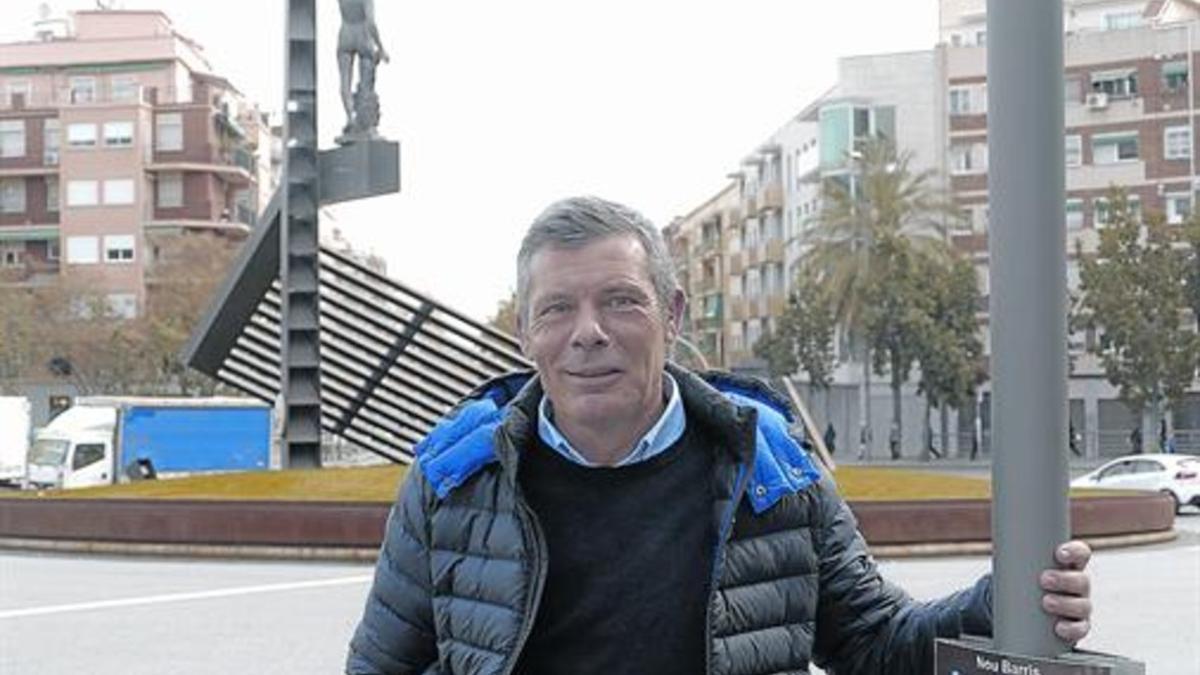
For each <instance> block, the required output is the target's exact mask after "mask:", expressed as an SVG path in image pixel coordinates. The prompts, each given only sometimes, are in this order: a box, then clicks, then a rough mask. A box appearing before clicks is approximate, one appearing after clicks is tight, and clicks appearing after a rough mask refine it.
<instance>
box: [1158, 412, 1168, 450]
mask: <svg viewBox="0 0 1200 675" xmlns="http://www.w3.org/2000/svg"><path fill="white" fill-rule="evenodd" d="M1158 451H1159V452H1166V451H1167V418H1165V417H1161V418H1159V420H1158Z"/></svg>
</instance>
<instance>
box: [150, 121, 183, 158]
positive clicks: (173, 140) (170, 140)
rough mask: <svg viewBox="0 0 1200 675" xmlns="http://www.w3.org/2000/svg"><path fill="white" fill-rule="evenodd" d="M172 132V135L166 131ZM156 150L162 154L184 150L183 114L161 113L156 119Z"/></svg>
mask: <svg viewBox="0 0 1200 675" xmlns="http://www.w3.org/2000/svg"><path fill="white" fill-rule="evenodd" d="M167 130H170V131H171V133H170V135H168V134H166V133H165V131H167ZM154 149H155V150H158V151H160V152H180V151H182V150H183V113H159V114H158V115H156V116H155V117H154Z"/></svg>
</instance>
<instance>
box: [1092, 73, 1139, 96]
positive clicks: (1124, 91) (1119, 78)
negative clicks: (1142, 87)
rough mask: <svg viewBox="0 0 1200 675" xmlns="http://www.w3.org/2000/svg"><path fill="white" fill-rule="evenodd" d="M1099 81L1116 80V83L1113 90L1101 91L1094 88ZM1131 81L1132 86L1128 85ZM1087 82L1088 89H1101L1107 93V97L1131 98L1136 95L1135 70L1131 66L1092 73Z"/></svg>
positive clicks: (1094, 90) (1093, 90)
mask: <svg viewBox="0 0 1200 675" xmlns="http://www.w3.org/2000/svg"><path fill="white" fill-rule="evenodd" d="M1100 82H1116V83H1118V84H1117V85H1116V86H1115V87H1113V89H1114V91H1103V90H1102V89H1097V88H1096V85H1097V84H1098V83H1100ZM1131 83H1132V84H1133V86H1132V87H1130V86H1129V85H1130V84H1131ZM1088 84H1089V86H1090V89H1089V91H1092V92H1100V91H1103V93H1106V94H1108V96H1109V98H1114V99H1119V98H1133V97H1135V96H1137V95H1138V82H1137V71H1136V70H1134V69H1132V68H1126V69H1123V70H1108V71H1101V72H1096V73H1092V75H1091V77H1090V78H1088Z"/></svg>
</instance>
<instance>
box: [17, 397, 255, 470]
mask: <svg viewBox="0 0 1200 675" xmlns="http://www.w3.org/2000/svg"><path fill="white" fill-rule="evenodd" d="M270 455H271V408H270V407H268V406H267V405H265V404H263V403H260V402H258V401H254V400H252V399H243V398H224V397H216V398H144V397H128V396H123V397H112V396H97V397H81V398H79V399H77V400H76V402H75V405H74V406H72V407H71V408H69V409H67V410H66V411H64V412H63V413H61V414H60V415H59V416H58V417H56V418H54V421H52V422H51V423H50V424H48V425H46V426H45V427H43V428H41V429H40V430H38V432H37V434H36V435H35V436H34V441H33V446H32V447H31V448H30V450H29V461H28V468H27V476H28V483H29V485H30V486H31V487H37V488H42V487H54V488H74V487H88V486H93V485H106V484H110V483H117V482H123V481H126V480H132V479H139V478H151V477H156V476H159V475H162V476H167V475H180V474H193V473H205V472H221V471H254V470H265V469H268V468H270Z"/></svg>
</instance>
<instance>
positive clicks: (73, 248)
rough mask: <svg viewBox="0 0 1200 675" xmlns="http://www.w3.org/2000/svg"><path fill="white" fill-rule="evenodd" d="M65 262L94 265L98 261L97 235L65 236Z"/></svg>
mask: <svg viewBox="0 0 1200 675" xmlns="http://www.w3.org/2000/svg"><path fill="white" fill-rule="evenodd" d="M67 262H68V263H70V264H72V265H94V264H96V263H98V262H100V238H99V237H67Z"/></svg>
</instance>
